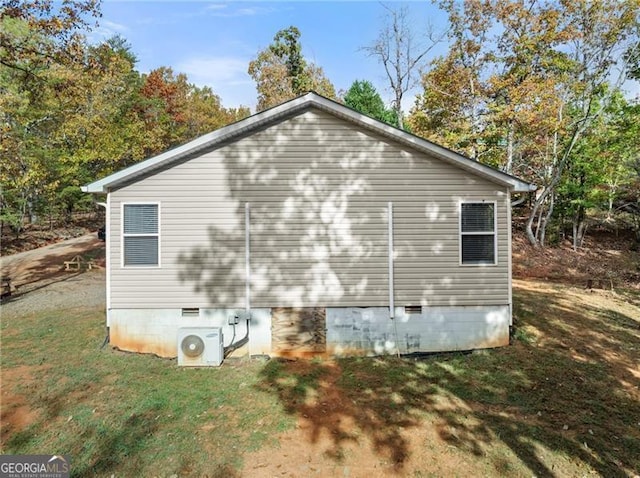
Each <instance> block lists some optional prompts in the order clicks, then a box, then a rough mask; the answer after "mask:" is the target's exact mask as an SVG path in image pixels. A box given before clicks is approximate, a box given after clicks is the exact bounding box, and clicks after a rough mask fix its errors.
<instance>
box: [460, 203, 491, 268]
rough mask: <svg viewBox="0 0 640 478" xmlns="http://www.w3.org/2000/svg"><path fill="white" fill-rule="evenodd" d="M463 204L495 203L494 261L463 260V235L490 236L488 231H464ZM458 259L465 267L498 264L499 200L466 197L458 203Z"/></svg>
mask: <svg viewBox="0 0 640 478" xmlns="http://www.w3.org/2000/svg"><path fill="white" fill-rule="evenodd" d="M463 204H492V205H493V262H475V263H471V262H463V261H462V237H463V236H488V235H489V234H490V233H488V232H462V205H463ZM458 261H459V265H461V266H463V267H487V266H497V265H498V202H497V201H495V200H485V199H480V200H471V199H468V200H467V199H465V200H461V201H460V202H459V203H458Z"/></svg>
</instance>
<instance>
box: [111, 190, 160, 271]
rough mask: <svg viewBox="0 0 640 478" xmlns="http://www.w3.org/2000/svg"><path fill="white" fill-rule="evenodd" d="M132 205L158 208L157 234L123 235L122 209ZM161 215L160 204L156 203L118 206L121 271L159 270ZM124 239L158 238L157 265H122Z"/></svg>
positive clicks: (140, 202)
mask: <svg viewBox="0 0 640 478" xmlns="http://www.w3.org/2000/svg"><path fill="white" fill-rule="evenodd" d="M132 205H145V206H157V208H158V232H157V233H155V234H125V233H124V207H125V206H132ZM161 217H162V215H161V213H160V202H158V201H126V202H122V203H121V204H120V267H122V268H123V269H159V268H160V267H161V257H162V253H161V250H162V249H161V248H162V243H161V238H160V230H161V229H160V228H161V223H160V219H161ZM125 237H157V238H158V263H157V264H148V265H127V264H125V263H124V238H125Z"/></svg>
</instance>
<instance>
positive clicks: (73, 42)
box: [0, 0, 100, 75]
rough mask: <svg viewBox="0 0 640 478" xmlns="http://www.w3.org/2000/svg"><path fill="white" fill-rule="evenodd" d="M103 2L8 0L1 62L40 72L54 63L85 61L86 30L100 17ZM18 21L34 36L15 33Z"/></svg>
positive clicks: (0, 34) (0, 19)
mask: <svg viewBox="0 0 640 478" xmlns="http://www.w3.org/2000/svg"><path fill="white" fill-rule="evenodd" d="M99 5H100V2H99V0H63V1H62V2H56V1H54V0H5V1H4V2H3V6H2V11H0V24H1V26H2V28H0V65H3V66H4V67H7V68H11V69H18V70H20V71H22V72H23V73H26V74H28V75H37V73H38V72H39V71H40V70H41V69H42V68H43V67H46V65H48V64H50V63H59V64H68V63H70V62H77V61H81V60H82V54H83V52H84V48H83V44H84V37H83V36H82V32H83V31H86V30H87V29H88V28H89V26H90V19H91V18H98V17H99V16H100V9H99ZM15 22H19V23H23V24H24V25H25V26H26V28H27V29H28V30H29V31H30V32H32V34H33V35H29V36H20V35H18V36H16V35H14V34H13V33H12V31H11V30H12V27H11V25H12V24H15ZM7 27H9V28H7Z"/></svg>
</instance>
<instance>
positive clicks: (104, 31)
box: [92, 19, 129, 39]
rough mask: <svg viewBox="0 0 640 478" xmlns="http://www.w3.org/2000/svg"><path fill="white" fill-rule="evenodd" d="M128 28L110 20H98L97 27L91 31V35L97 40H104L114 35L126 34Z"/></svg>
mask: <svg viewBox="0 0 640 478" xmlns="http://www.w3.org/2000/svg"><path fill="white" fill-rule="evenodd" d="M128 31H129V27H127V26H126V25H122V24H121V23H116V22H112V21H110V20H104V19H103V20H100V21H99V23H98V26H97V27H96V28H94V29H93V31H92V34H93V35H95V36H96V37H98V38H102V39H106V38H110V37H112V36H114V35H120V34H124V33H127V32H128Z"/></svg>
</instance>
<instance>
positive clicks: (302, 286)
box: [108, 109, 510, 327]
mask: <svg viewBox="0 0 640 478" xmlns="http://www.w3.org/2000/svg"><path fill="white" fill-rule="evenodd" d="M109 196H110V197H109V218H110V227H109V230H108V234H109V241H110V248H109V253H110V270H109V274H110V277H109V282H110V285H111V291H110V304H109V305H108V307H109V308H110V309H111V310H110V316H111V317H113V314H114V313H115V311H117V310H125V309H126V310H133V309H140V310H156V309H180V308H195V307H197V308H217V309H234V308H243V307H245V306H246V302H247V298H246V294H245V284H246V274H245V260H246V251H245V219H246V218H245V203H249V204H250V218H249V219H250V221H249V222H250V224H251V225H250V236H251V240H250V273H251V281H250V282H251V298H250V301H251V307H252V308H253V307H258V308H271V307H316V306H317V307H328V308H331V307H334V308H349V307H385V306H388V304H389V292H388V290H389V273H388V258H389V250H388V237H387V234H388V208H387V204H388V203H389V202H391V203H393V240H394V251H393V253H394V274H393V281H394V290H395V294H394V298H395V304H396V305H397V306H405V305H421V306H426V307H454V308H455V307H487V308H493V307H496V306H509V300H510V295H509V294H510V281H509V257H510V256H509V255H510V251H509V249H510V244H509V238H508V231H509V223H508V207H509V196H508V190H507V188H506V187H502V186H498V185H496V184H495V183H493V182H490V181H489V180H486V179H484V178H482V177H479V176H477V175H474V174H472V173H469V172H466V171H464V170H462V169H460V168H457V167H454V166H452V165H450V164H449V163H446V162H445V161H442V160H439V159H437V158H433V157H429V156H428V155H426V154H424V153H421V152H418V151H415V150H413V149H411V148H409V147H406V146H404V145H402V144H400V143H397V142H394V141H393V140H391V139H388V138H386V137H383V136H380V135H378V134H374V133H372V132H370V131H368V130H365V129H363V128H360V127H359V126H357V125H354V124H352V123H351V122H346V121H344V120H342V119H339V118H337V117H335V116H333V115H331V114H329V113H326V112H322V111H319V110H315V109H312V110H308V111H306V112H304V113H302V114H299V115H298V116H295V117H293V118H290V119H288V120H285V121H283V122H281V123H279V124H276V125H274V126H271V127H269V128H266V129H263V130H261V131H258V132H255V133H253V134H252V135H250V136H247V137H244V138H242V139H240V140H238V141H235V142H232V143H230V144H227V145H225V146H222V147H220V148H219V149H215V150H213V151H206V152H204V153H202V154H200V155H198V156H196V157H193V158H190V159H189V160H187V161H184V162H182V163H180V164H175V165H173V166H172V167H171V168H170V169H166V170H163V171H160V172H157V173H155V174H153V175H151V176H148V177H145V178H143V179H140V180H138V181H136V182H134V183H132V184H130V185H128V186H126V187H122V188H120V189H117V190H114V191H111V192H110V194H109ZM461 201H491V202H495V204H496V215H497V263H496V264H495V265H488V266H468V265H461V264H460V249H459V248H460V236H459V207H460V206H459V204H460V202H461ZM127 202H137V203H140V202H142V203H144V202H150V203H158V204H159V205H160V254H161V266H160V267H123V265H122V226H121V218H122V206H123V204H124V203H127ZM507 327H508V326H507Z"/></svg>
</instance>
